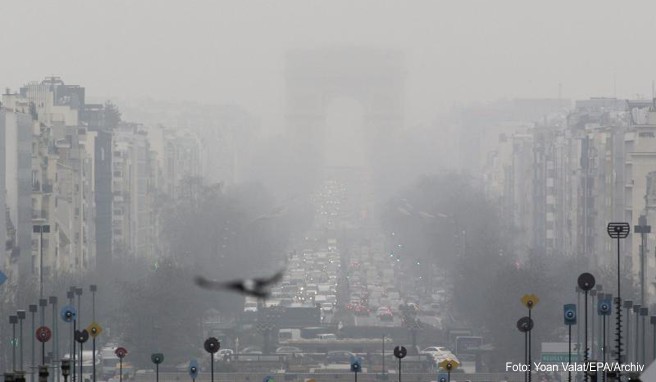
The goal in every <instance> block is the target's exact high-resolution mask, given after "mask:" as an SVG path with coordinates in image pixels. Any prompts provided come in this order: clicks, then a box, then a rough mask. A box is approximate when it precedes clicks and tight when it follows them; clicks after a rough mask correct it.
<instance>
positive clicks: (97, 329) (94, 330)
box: [87, 321, 102, 338]
mask: <svg viewBox="0 0 656 382" xmlns="http://www.w3.org/2000/svg"><path fill="white" fill-rule="evenodd" d="M87 331H88V332H89V334H90V335H91V337H93V338H96V336H97V335H99V334H100V333H102V327H101V326H100V324H98V323H97V322H95V321H94V322H92V323H91V324H89V326H87Z"/></svg>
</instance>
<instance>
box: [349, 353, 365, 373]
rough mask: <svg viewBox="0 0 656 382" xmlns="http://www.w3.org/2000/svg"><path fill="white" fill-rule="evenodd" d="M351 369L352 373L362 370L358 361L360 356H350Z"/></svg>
mask: <svg viewBox="0 0 656 382" xmlns="http://www.w3.org/2000/svg"><path fill="white" fill-rule="evenodd" d="M351 371H352V372H354V373H359V372H360V371H362V364H361V363H360V358H358V357H353V358H351Z"/></svg>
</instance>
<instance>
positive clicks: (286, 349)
mask: <svg viewBox="0 0 656 382" xmlns="http://www.w3.org/2000/svg"><path fill="white" fill-rule="evenodd" d="M276 353H277V354H299V353H303V350H301V349H300V348H297V347H296V346H281V347H279V348H277V349H276Z"/></svg>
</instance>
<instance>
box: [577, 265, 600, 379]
mask: <svg viewBox="0 0 656 382" xmlns="http://www.w3.org/2000/svg"><path fill="white" fill-rule="evenodd" d="M595 283H596V281H595V278H594V276H593V275H592V274H590V273H581V274H580V275H579V278H578V280H577V284H579V288H581V290H583V292H584V293H585V299H584V306H585V325H584V329H583V332H584V333H585V334H584V337H585V338H584V340H583V343H584V346H585V353H584V356H583V357H584V358H583V359H584V362H585V363H586V364H587V363H588V292H589V291H590V290H591V289H592V288H594V286H595ZM584 380H585V381H586V382H587V381H588V373H584Z"/></svg>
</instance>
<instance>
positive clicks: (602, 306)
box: [597, 293, 613, 381]
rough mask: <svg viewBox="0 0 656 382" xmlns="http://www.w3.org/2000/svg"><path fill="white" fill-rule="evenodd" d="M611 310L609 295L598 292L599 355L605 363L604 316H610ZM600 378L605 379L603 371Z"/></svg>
mask: <svg viewBox="0 0 656 382" xmlns="http://www.w3.org/2000/svg"><path fill="white" fill-rule="evenodd" d="M612 311H613V308H612V305H611V295H610V294H603V293H602V294H600V295H599V299H598V304H597V312H598V313H599V316H600V317H601V326H602V335H601V336H602V342H601V344H602V345H601V356H602V361H603V363H604V364H606V317H607V316H610V314H611V312H612ZM602 378H603V380H604V381H605V380H606V373H605V372H604V373H603V374H602Z"/></svg>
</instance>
